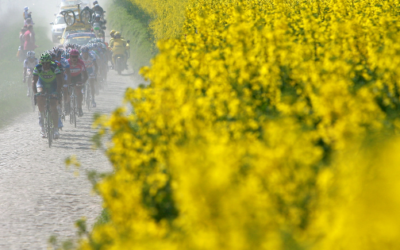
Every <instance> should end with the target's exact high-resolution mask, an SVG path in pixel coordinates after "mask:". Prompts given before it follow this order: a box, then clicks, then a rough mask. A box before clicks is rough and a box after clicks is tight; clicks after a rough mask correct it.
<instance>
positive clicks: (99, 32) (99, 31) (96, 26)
mask: <svg viewBox="0 0 400 250" xmlns="http://www.w3.org/2000/svg"><path fill="white" fill-rule="evenodd" d="M92 27H93V32H94V34H95V35H96V37H97V38H102V39H103V41H104V39H105V33H104V30H105V29H106V26H104V25H103V24H102V22H96V21H95V22H94V23H93V25H92Z"/></svg>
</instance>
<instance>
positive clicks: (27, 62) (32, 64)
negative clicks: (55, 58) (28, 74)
mask: <svg viewBox="0 0 400 250" xmlns="http://www.w3.org/2000/svg"><path fill="white" fill-rule="evenodd" d="M38 64H39V59H37V58H35V59H34V60H33V61H30V60H29V59H25V61H24V68H27V69H34V68H35V67H36V65H38Z"/></svg>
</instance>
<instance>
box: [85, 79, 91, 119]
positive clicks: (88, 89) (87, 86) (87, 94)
mask: <svg viewBox="0 0 400 250" xmlns="http://www.w3.org/2000/svg"><path fill="white" fill-rule="evenodd" d="M91 88H92V87H91V86H90V82H89V80H87V81H86V84H85V93H84V96H85V97H84V98H85V103H86V106H87V109H88V111H89V112H90V110H91V108H92V93H91Z"/></svg>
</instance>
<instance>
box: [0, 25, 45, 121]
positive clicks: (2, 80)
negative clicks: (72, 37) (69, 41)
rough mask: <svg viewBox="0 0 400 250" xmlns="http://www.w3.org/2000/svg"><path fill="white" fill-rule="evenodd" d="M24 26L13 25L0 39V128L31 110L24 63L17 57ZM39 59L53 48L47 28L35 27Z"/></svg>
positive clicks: (3, 31) (3, 32)
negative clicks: (20, 35) (24, 81)
mask: <svg viewBox="0 0 400 250" xmlns="http://www.w3.org/2000/svg"><path fill="white" fill-rule="evenodd" d="M21 27H22V25H21V24H20V23H13V24H11V25H9V26H8V27H6V28H4V29H3V30H2V35H3V36H2V37H1V38H0V44H1V45H0V126H2V125H4V124H6V123H7V121H9V120H10V119H12V118H14V117H15V116H17V115H19V114H21V113H23V112H27V111H30V110H31V106H30V99H29V98H28V97H27V96H26V91H27V84H25V83H23V82H22V80H23V75H22V73H23V63H22V62H20V61H19V60H18V58H17V56H16V54H17V51H18V46H19V30H20V29H21ZM35 32H36V44H37V45H38V48H37V49H36V50H35V52H36V55H37V57H38V56H40V53H42V51H44V50H46V49H50V48H52V47H53V43H52V42H51V41H50V40H49V39H48V37H47V35H46V32H47V27H43V26H37V25H36V26H35Z"/></svg>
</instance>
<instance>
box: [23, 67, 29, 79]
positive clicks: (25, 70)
mask: <svg viewBox="0 0 400 250" xmlns="http://www.w3.org/2000/svg"><path fill="white" fill-rule="evenodd" d="M27 71H28V68H26V67H24V82H25V78H26V72H27Z"/></svg>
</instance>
